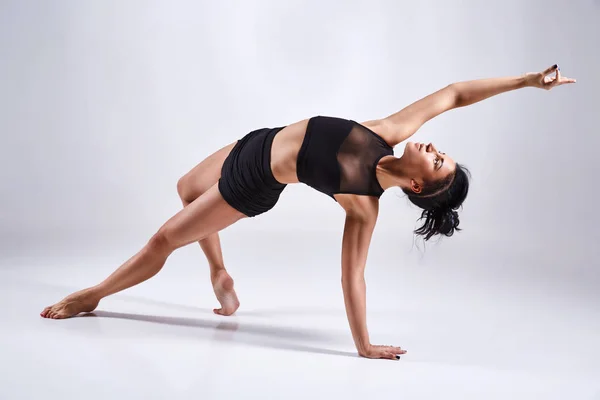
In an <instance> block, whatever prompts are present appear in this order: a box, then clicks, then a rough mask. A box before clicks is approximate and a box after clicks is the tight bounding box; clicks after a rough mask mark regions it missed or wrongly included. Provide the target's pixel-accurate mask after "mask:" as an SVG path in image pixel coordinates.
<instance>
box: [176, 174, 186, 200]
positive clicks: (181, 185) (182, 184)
mask: <svg viewBox="0 0 600 400" xmlns="http://www.w3.org/2000/svg"><path fill="white" fill-rule="evenodd" d="M186 181H187V179H186V176H182V177H181V178H179V180H178V181H177V193H178V194H179V197H180V198H181V199H182V200H185V199H186V197H187V196H186V195H187V190H186V188H187V184H186Z"/></svg>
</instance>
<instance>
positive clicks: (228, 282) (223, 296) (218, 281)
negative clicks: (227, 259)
mask: <svg viewBox="0 0 600 400" xmlns="http://www.w3.org/2000/svg"><path fill="white" fill-rule="evenodd" d="M212 284H213V289H214V291H215V295H216V296H217V300H219V303H221V308H215V309H214V310H213V312H214V313H215V314H219V315H231V314H233V313H234V312H235V311H236V310H237V309H238V307H239V306H240V302H239V300H238V298H237V295H236V294H235V290H233V279H231V276H229V274H228V273H227V271H225V270H222V271H219V272H217V274H216V275H215V276H214V277H212Z"/></svg>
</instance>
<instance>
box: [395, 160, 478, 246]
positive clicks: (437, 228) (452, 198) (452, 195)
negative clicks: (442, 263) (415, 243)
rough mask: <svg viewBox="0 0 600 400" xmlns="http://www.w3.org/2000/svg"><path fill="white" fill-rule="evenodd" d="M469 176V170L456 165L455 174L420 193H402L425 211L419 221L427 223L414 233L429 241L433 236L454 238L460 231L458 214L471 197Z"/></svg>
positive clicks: (434, 183)
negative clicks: (468, 195)
mask: <svg viewBox="0 0 600 400" xmlns="http://www.w3.org/2000/svg"><path fill="white" fill-rule="evenodd" d="M469 175H470V173H469V170H467V169H466V168H465V167H464V166H462V165H460V164H458V163H457V164H456V170H455V171H454V172H453V173H451V174H449V175H448V176H447V177H445V178H444V179H440V180H438V181H436V182H432V183H430V184H426V185H425V187H424V188H423V190H422V191H421V193H418V194H417V193H414V192H413V191H412V190H410V189H405V188H403V189H402V190H403V191H404V193H405V194H406V195H407V196H408V199H409V200H410V201H411V203H413V204H414V205H416V206H417V207H420V208H422V209H423V212H422V213H421V218H419V220H422V219H425V223H423V225H422V226H421V227H420V228H418V229H416V230H415V231H414V232H415V233H416V234H417V235H421V236H424V238H425V240H429V239H431V237H432V236H434V235H445V236H452V235H453V234H454V231H455V230H457V231H460V228H458V224H459V223H460V221H459V219H458V212H456V210H458V209H459V208H460V207H461V205H462V203H463V201H465V198H466V197H467V194H468V193H469Z"/></svg>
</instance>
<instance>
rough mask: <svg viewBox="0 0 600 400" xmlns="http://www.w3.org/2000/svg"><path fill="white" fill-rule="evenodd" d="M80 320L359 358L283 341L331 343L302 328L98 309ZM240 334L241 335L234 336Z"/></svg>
mask: <svg viewBox="0 0 600 400" xmlns="http://www.w3.org/2000/svg"><path fill="white" fill-rule="evenodd" d="M78 318H115V319H125V320H133V321H143V322H150V323H155V324H162V325H170V326H180V327H189V328H201V329H208V330H211V329H212V330H214V331H215V335H214V337H213V339H215V340H218V341H231V342H236V343H243V344H247V345H252V346H258V347H265V348H273V349H281V350H292V351H300V352H308V353H315V354H324V355H334V356H345V357H358V356H357V354H356V353H353V352H346V351H339V350H331V349H324V348H319V347H314V346H309V345H304V344H300V343H290V342H288V341H285V342H284V341H282V339H284V340H286V339H287V340H290V339H292V340H301V341H311V340H312V341H323V340H325V341H327V340H329V341H331V338H329V337H327V336H324V335H323V334H321V333H319V332H316V331H310V330H306V329H301V328H288V327H281V326H266V325H257V324H252V323H248V322H243V323H240V322H237V321H225V322H216V321H211V320H204V319H199V318H185V317H166V316H156V315H144V314H132V313H120V312H111V311H102V310H97V311H94V312H93V313H88V314H82V315H81V317H78ZM233 333H239V334H235V335H234V334H233Z"/></svg>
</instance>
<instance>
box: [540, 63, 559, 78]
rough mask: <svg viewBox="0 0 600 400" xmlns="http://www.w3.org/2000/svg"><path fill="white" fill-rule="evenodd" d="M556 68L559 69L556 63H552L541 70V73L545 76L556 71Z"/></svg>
mask: <svg viewBox="0 0 600 400" xmlns="http://www.w3.org/2000/svg"><path fill="white" fill-rule="evenodd" d="M558 69H559V68H558V64H554V65H553V66H551V67H548V68H546V70H545V71H544V72H542V73H543V74H544V76H545V75H548V74H551V73H552V72H554V71H557V70H558Z"/></svg>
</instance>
